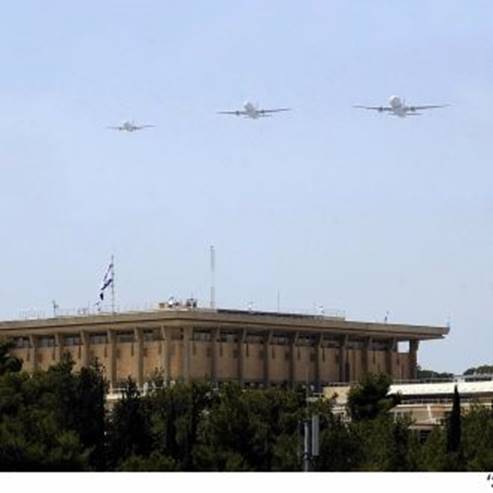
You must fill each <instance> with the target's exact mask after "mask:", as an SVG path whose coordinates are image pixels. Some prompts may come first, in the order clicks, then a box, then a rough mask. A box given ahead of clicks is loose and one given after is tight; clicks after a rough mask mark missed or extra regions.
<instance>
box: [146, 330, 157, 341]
mask: <svg viewBox="0 0 493 493" xmlns="http://www.w3.org/2000/svg"><path fill="white" fill-rule="evenodd" d="M158 340H159V333H158V331H157V330H155V329H151V330H144V341H158Z"/></svg>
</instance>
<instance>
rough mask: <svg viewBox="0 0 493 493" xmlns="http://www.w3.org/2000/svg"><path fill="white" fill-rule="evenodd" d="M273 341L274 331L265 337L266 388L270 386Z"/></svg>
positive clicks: (270, 331)
mask: <svg viewBox="0 0 493 493" xmlns="http://www.w3.org/2000/svg"><path fill="white" fill-rule="evenodd" d="M271 341H272V330H269V331H268V332H267V333H266V334H265V336H264V387H268V386H269V385H270V346H271Z"/></svg>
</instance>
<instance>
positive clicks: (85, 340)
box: [80, 330, 90, 367]
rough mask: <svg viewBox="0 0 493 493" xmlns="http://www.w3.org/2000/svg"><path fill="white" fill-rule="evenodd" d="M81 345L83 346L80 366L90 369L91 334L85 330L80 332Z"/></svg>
mask: <svg viewBox="0 0 493 493" xmlns="http://www.w3.org/2000/svg"><path fill="white" fill-rule="evenodd" d="M80 344H81V347H80V348H81V355H80V366H81V367H88V366H89V349H90V343H89V334H88V333H87V332H86V331H84V330H81V332H80Z"/></svg>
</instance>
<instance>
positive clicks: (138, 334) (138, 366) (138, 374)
mask: <svg viewBox="0 0 493 493" xmlns="http://www.w3.org/2000/svg"><path fill="white" fill-rule="evenodd" d="M134 335H135V354H134V364H135V380H136V382H137V387H139V389H141V388H142V386H143V385H144V333H143V331H142V329H138V328H136V329H134Z"/></svg>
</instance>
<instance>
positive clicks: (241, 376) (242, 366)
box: [238, 329, 246, 387]
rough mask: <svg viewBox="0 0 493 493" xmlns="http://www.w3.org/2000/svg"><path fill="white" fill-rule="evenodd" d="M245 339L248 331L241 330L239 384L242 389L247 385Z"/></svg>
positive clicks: (239, 339)
mask: <svg viewBox="0 0 493 493" xmlns="http://www.w3.org/2000/svg"><path fill="white" fill-rule="evenodd" d="M245 339H246V330H245V329H241V330H240V331H239V333H238V382H239V384H240V385H241V386H242V387H243V386H244V385H245V354H244V353H245V349H244V345H245Z"/></svg>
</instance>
